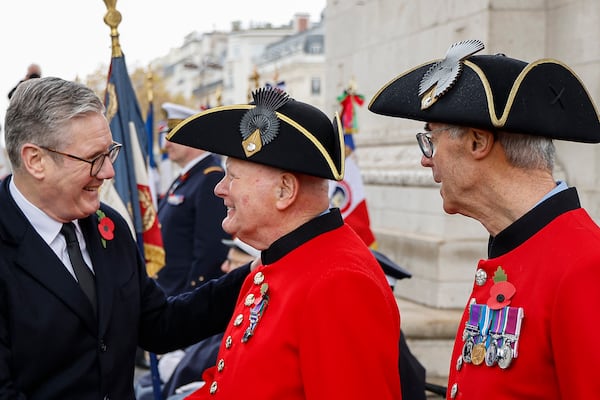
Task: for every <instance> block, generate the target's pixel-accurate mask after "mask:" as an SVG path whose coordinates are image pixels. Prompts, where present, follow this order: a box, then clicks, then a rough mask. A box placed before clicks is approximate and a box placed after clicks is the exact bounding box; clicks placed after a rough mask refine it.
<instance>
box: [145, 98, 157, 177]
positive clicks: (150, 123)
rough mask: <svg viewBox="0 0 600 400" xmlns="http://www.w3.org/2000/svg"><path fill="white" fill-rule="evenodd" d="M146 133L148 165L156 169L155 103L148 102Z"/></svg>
mask: <svg viewBox="0 0 600 400" xmlns="http://www.w3.org/2000/svg"><path fill="white" fill-rule="evenodd" d="M146 133H147V135H148V150H147V153H148V165H149V166H150V168H154V169H156V160H155V159H154V103H153V102H152V101H150V102H148V113H147V114H146Z"/></svg>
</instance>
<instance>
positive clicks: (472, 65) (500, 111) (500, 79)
mask: <svg viewBox="0 0 600 400" xmlns="http://www.w3.org/2000/svg"><path fill="white" fill-rule="evenodd" d="M482 49H483V43H481V42H480V41H478V40H468V41H464V42H460V43H456V44H454V45H452V46H451V47H450V49H449V50H448V52H447V53H446V57H445V58H444V59H442V60H439V61H433V62H430V63H426V64H424V65H422V66H420V67H417V68H414V69H411V70H409V71H408V72H406V73H404V74H402V75H400V76H399V77H398V78H396V79H394V80H393V81H391V82H390V83H388V84H387V85H386V86H384V87H383V88H382V89H381V90H380V91H379V93H377V95H376V96H375V97H374V98H373V100H372V101H371V104H370V105H369V109H370V110H371V111H374V112H376V113H379V114H384V115H390V116H395V117H403V118H409V119H416V120H421V121H424V122H425V132H424V133H419V134H417V141H418V143H419V145H420V147H421V150H422V152H423V156H422V158H421V164H422V165H423V166H424V167H427V168H431V170H432V173H433V178H434V180H435V181H436V182H437V183H439V184H440V193H441V195H442V198H443V205H444V210H445V211H446V212H448V213H450V214H455V213H459V214H463V215H466V216H469V217H472V218H475V219H476V220H478V221H479V222H480V223H481V224H482V225H483V226H484V227H485V228H486V229H487V231H488V232H489V234H490V238H489V245H488V257H489V258H488V259H486V260H480V261H479V263H478V265H477V268H476V269H474V271H473V272H474V274H473V289H472V292H471V295H470V296H469V299H468V301H467V305H466V307H465V311H464V314H463V317H462V321H461V322H460V325H459V331H458V333H457V335H456V341H455V345H454V351H453V353H452V362H451V365H450V373H449V382H448V383H449V390H448V392H447V397H448V399H462V400H480V399H487V400H493V399H498V400H510V399H514V400H521V399H528V400H533V399H539V400H542V399H543V400H559V399H598V398H600V380H598V377H597V371H598V368H600V361H599V360H600V347H599V346H596V345H595V342H596V336H597V335H598V331H599V330H600V319H599V318H598V310H599V309H600V296H599V295H598V282H599V281H600V228H598V226H597V225H596V224H595V223H594V221H593V220H592V218H590V215H588V213H587V212H586V211H585V210H584V209H583V208H581V205H580V203H579V197H578V195H577V190H576V189H575V188H573V187H571V188H569V187H568V185H567V183H566V182H564V181H557V180H556V179H554V177H553V173H552V170H553V166H554V158H555V148H554V143H553V140H567V141H574V142H586V143H598V142H600V123H599V122H598V121H599V118H598V114H597V112H596V108H595V106H594V104H593V102H592V99H591V98H590V97H589V95H588V94H587V91H586V89H585V87H584V86H583V84H582V83H581V81H580V80H579V78H578V77H577V76H575V75H574V73H573V71H572V70H571V69H570V68H568V67H567V66H566V65H564V64H563V63H561V62H559V61H556V60H552V59H543V60H538V61H534V62H531V63H526V62H524V61H520V60H516V59H514V58H510V57H507V56H505V55H503V54H495V55H474V54H475V53H477V52H479V51H481V50H482Z"/></svg>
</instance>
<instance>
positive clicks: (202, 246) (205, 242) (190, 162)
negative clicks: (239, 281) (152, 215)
mask: <svg viewBox="0 0 600 400" xmlns="http://www.w3.org/2000/svg"><path fill="white" fill-rule="evenodd" d="M162 108H163V109H164V110H165V111H166V113H167V117H168V127H169V128H173V127H174V126H175V125H177V124H178V123H179V122H181V121H182V120H183V119H185V118H187V117H189V116H191V115H193V114H195V113H196V112H197V111H195V110H192V109H190V108H187V107H183V106H180V105H178V104H173V103H165V104H163V107H162ZM165 151H166V152H167V154H168V156H169V159H170V160H171V161H172V162H174V163H175V164H177V165H178V166H179V167H180V168H181V171H180V174H179V176H178V177H177V179H175V181H174V182H173V183H172V184H171V187H170V188H169V189H168V191H167V193H166V194H165V196H164V197H163V198H162V199H161V200H160V202H159V204H158V220H159V221H160V225H161V232H162V236H163V243H164V247H165V255H166V264H165V266H164V267H163V268H162V269H161V270H160V271H159V273H158V277H157V280H158V284H159V285H160V286H161V287H162V288H163V289H164V291H165V292H166V293H167V294H168V295H175V294H179V293H182V292H184V291H188V290H191V289H193V288H194V287H196V286H198V285H201V284H203V283H204V282H207V281H208V280H210V279H212V278H216V277H219V276H221V275H223V272H222V271H221V268H220V267H221V263H223V261H224V260H225V259H226V258H227V246H225V245H224V244H223V243H221V240H222V239H228V238H229V237H230V236H229V235H228V234H227V233H225V231H224V230H223V228H221V222H222V221H223V219H224V218H225V216H226V214H227V208H226V207H225V205H224V204H223V200H221V199H220V198H218V197H217V196H215V194H214V192H213V190H214V188H215V186H216V185H217V183H218V182H219V181H220V180H221V179H222V178H223V176H224V172H223V168H222V167H221V159H220V157H218V156H215V155H214V154H212V153H209V152H207V151H204V150H200V149H196V148H193V147H189V146H184V145H181V144H177V143H171V142H168V141H167V142H166V143H165Z"/></svg>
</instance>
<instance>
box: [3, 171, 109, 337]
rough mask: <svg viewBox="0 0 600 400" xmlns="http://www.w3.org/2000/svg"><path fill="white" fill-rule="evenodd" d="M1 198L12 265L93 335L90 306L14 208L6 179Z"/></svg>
mask: <svg viewBox="0 0 600 400" xmlns="http://www.w3.org/2000/svg"><path fill="white" fill-rule="evenodd" d="M0 197H2V200H3V201H2V204H5V205H7V208H8V209H5V210H2V212H1V213H0V219H1V220H2V223H1V225H2V226H3V229H2V239H3V240H4V241H5V243H6V244H7V245H8V246H11V247H14V249H15V263H16V264H17V265H18V266H19V267H20V268H22V269H23V270H25V271H26V272H27V273H28V274H29V275H30V276H31V277H32V278H33V279H35V280H36V281H38V282H39V283H40V285H42V286H44V287H46V288H47V289H48V290H49V291H51V292H52V293H53V294H54V295H55V296H56V297H57V298H59V299H60V300H61V301H62V302H63V303H64V304H66V305H67V306H68V307H69V308H70V309H71V310H73V312H74V313H75V314H77V315H78V316H79V317H80V318H81V319H82V320H83V322H84V324H85V325H86V327H87V328H88V329H89V330H90V331H91V332H92V333H93V334H96V332H97V330H98V329H97V322H96V319H95V316H94V315H93V310H92V305H91V304H90V303H89V301H88V299H87V298H86V297H85V294H84V293H83V292H82V291H81V288H80V287H79V284H78V283H77V281H76V280H75V279H74V278H73V276H71V274H70V273H69V271H67V269H66V268H65V266H64V265H63V263H62V261H60V259H59V258H58V257H57V256H56V254H54V252H53V251H52V249H51V248H50V247H49V246H48V245H47V244H46V242H44V240H43V239H42V238H41V237H40V235H38V233H37V232H36V231H35V229H34V228H33V226H32V225H31V224H30V223H29V221H28V220H27V218H25V215H24V214H23V213H22V212H21V210H20V209H19V208H18V207H17V204H16V203H15V202H14V199H13V198H12V196H10V193H9V191H8V178H7V179H6V180H5V181H4V182H2V189H1V190H0Z"/></svg>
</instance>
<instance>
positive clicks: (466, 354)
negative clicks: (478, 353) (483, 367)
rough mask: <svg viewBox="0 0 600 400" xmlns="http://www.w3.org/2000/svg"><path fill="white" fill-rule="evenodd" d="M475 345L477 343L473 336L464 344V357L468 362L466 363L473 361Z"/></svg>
mask: <svg viewBox="0 0 600 400" xmlns="http://www.w3.org/2000/svg"><path fill="white" fill-rule="evenodd" d="M474 345H475V343H474V342H473V338H469V339H467V341H466V342H465V344H464V345H463V350H462V359H463V361H464V362H466V363H470V362H471V352H472V351H473V346H474Z"/></svg>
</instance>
